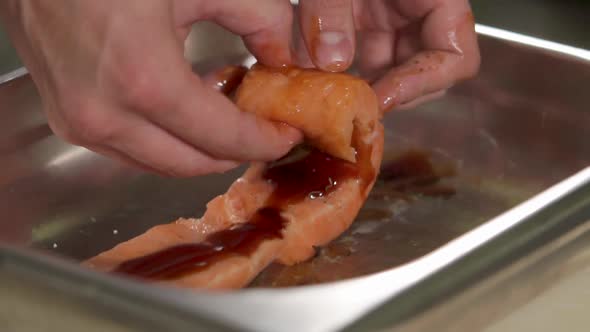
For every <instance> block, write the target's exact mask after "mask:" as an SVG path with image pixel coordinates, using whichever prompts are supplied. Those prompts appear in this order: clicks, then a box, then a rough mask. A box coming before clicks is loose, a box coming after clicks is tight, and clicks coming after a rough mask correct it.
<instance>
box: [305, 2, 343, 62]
mask: <svg viewBox="0 0 590 332" xmlns="http://www.w3.org/2000/svg"><path fill="white" fill-rule="evenodd" d="M299 10H300V24H301V30H302V32H303V39H304V41H305V44H306V45H307V50H308V52H309V54H310V57H311V61H312V62H313V63H314V64H315V65H316V67H318V68H320V69H322V70H326V71H333V72H338V71H344V70H346V69H348V67H349V66H350V65H351V63H352V61H353V59H354V49H355V28H354V18H353V11H352V0H301V1H299Z"/></svg>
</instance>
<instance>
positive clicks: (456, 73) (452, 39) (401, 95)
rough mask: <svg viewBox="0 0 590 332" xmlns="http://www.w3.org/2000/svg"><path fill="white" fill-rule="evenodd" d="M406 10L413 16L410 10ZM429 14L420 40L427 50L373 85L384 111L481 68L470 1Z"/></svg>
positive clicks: (456, 2)
mask: <svg viewBox="0 0 590 332" xmlns="http://www.w3.org/2000/svg"><path fill="white" fill-rule="evenodd" d="M400 2H403V3H410V2H409V0H406V1H405V2H404V1H400ZM422 2H424V1H417V3H422ZM429 3H432V2H429ZM418 7H419V6H418ZM420 9H421V10H416V12H415V13H412V14H416V15H419V14H421V11H422V10H426V7H424V8H420ZM406 10H407V11H408V13H406V15H410V14H409V13H410V9H406ZM427 12H428V14H427V16H426V17H425V18H424V22H423V25H422V30H421V35H422V36H421V40H422V41H423V48H424V49H426V50H428V51H423V52H420V53H418V54H416V55H414V56H413V57H411V58H409V59H408V60H407V61H405V62H404V63H403V64H401V65H400V66H397V67H395V68H393V69H392V70H390V71H389V72H388V73H387V74H386V75H385V76H384V77H383V78H382V79H380V80H379V81H378V82H377V83H376V84H375V85H374V88H375V91H376V92H377V94H378V96H379V98H380V100H381V103H382V107H383V108H384V109H387V108H391V107H393V106H395V105H400V104H403V103H407V102H409V101H410V100H413V99H416V98H418V97H420V96H422V95H426V94H429V93H433V92H436V91H439V90H443V89H447V88H449V87H451V86H452V85H453V84H454V83H456V82H458V81H460V80H463V79H466V78H469V77H471V76H473V75H475V73H476V72H477V70H478V68H479V61H480V58H479V49H478V46H477V38H476V34H475V30H474V22H473V16H472V14H471V10H470V8H469V4H468V2H467V0H454V1H445V2H441V3H440V5H438V6H437V7H434V8H431V11H427ZM416 19H418V18H416Z"/></svg>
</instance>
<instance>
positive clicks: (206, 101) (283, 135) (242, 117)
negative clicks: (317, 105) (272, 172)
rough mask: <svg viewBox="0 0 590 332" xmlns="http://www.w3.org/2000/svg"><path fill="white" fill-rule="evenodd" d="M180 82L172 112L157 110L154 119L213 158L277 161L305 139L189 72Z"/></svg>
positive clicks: (152, 117)
mask: <svg viewBox="0 0 590 332" xmlns="http://www.w3.org/2000/svg"><path fill="white" fill-rule="evenodd" d="M178 82H179V85H178V87H177V89H178V90H177V95H176V103H175V104H173V105H171V110H170V112H161V111H157V110H154V111H155V112H153V113H152V114H151V119H152V120H153V121H155V122H156V123H158V124H160V125H162V126H163V127H164V128H168V130H169V131H171V132H173V133H174V134H175V135H177V136H178V137H180V138H181V139H183V140H184V141H186V142H188V143H189V144H191V145H193V146H195V147H197V148H198V149H199V150H202V151H205V152H207V153H208V154H209V155H211V156H212V157H215V158H219V159H231V160H242V161H255V160H261V161H268V160H274V159H278V158H279V157H282V156H283V155H284V154H286V153H287V152H288V151H289V150H290V149H291V148H292V147H293V146H294V145H295V144H297V143H298V142H299V141H300V140H301V138H302V136H301V133H300V132H299V131H298V130H296V129H294V128H292V127H289V126H286V125H281V124H278V123H274V122H270V121H267V120H265V119H262V118H259V117H257V116H255V115H253V114H250V113H245V112H242V111H240V110H239V109H238V108H237V107H236V106H235V104H233V103H232V102H231V101H230V100H229V99H227V98H226V97H225V96H223V95H222V94H220V93H218V92H217V91H215V90H214V89H211V88H210V87H209V86H206V85H204V84H203V83H202V82H201V81H200V80H199V79H198V78H197V77H196V76H194V75H193V74H192V73H190V71H189V72H186V73H185V74H184V78H182V79H181V78H179V79H178ZM170 114H174V115H173V116H171V115H170Z"/></svg>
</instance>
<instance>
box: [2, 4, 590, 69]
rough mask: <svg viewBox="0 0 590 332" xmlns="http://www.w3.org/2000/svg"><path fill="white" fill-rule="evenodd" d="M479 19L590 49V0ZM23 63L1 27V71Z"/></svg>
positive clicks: (500, 9)
mask: <svg viewBox="0 0 590 332" xmlns="http://www.w3.org/2000/svg"><path fill="white" fill-rule="evenodd" d="M471 4H472V6H473V11H474V14H475V18H476V21H477V22H478V23H481V24H485V25H490V26H494V27H499V28H503V29H507V30H511V31H515V32H520V33H523V34H527V35H531V36H535V37H540V38H543V39H548V40H552V41H557V42H560V43H563V44H568V45H572V46H577V47H580V48H585V49H590V21H589V19H590V0H472V1H471ZM20 66H21V63H20V61H19V59H18V56H17V55H16V53H15V52H14V49H13V48H12V46H11V45H10V43H9V42H8V40H7V38H6V34H5V33H4V31H3V30H2V29H0V74H2V73H6V72H9V71H11V70H14V69H16V68H18V67H20Z"/></svg>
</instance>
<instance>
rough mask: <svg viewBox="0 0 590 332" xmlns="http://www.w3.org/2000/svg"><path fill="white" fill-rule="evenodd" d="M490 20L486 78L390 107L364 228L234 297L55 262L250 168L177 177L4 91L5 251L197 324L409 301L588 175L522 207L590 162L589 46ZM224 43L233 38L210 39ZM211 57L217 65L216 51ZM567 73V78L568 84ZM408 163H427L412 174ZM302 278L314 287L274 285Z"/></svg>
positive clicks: (223, 56)
mask: <svg viewBox="0 0 590 332" xmlns="http://www.w3.org/2000/svg"><path fill="white" fill-rule="evenodd" d="M479 31H480V44H481V47H482V52H483V68H482V72H481V74H480V75H479V76H478V77H477V78H476V79H474V80H471V81H469V82H466V83H463V84H461V85H459V86H457V87H456V88H453V89H452V90H451V91H449V93H448V94H447V96H446V97H444V98H442V99H440V100H438V101H435V102H432V103H429V104H427V105H424V106H422V107H420V108H419V109H417V110H413V111H405V112H398V113H396V112H392V113H390V114H388V115H387V116H386V117H385V120H384V122H385V127H386V131H387V132H386V135H387V136H386V151H385V160H384V163H383V172H382V174H381V177H380V180H379V182H378V184H377V185H376V188H375V190H374V191H373V192H372V194H371V197H370V199H369V201H368V202H367V204H366V205H365V206H364V208H363V210H362V211H361V213H360V215H359V217H358V218H357V221H356V222H355V224H354V225H353V227H352V228H351V229H349V230H348V231H347V232H346V233H345V234H343V235H342V236H341V237H340V238H339V239H337V240H336V241H334V242H333V243H331V244H329V245H327V246H325V247H324V248H320V249H319V252H318V255H317V256H316V257H315V258H314V259H312V260H310V261H308V262H305V263H301V264H298V265H295V266H292V267H283V266H279V265H272V266H271V267H269V268H268V269H266V270H265V271H264V272H263V273H262V274H261V275H260V276H259V277H258V278H257V279H256V280H255V281H254V282H253V284H252V285H251V288H250V289H248V290H244V291H241V292H237V293H232V294H210V293H205V292H197V291H195V292H194V293H188V294H187V293H181V292H178V291H176V290H174V289H165V290H164V289H161V288H159V287H153V286H147V285H142V284H137V283H133V282H130V281H127V280H122V279H119V278H115V277H113V276H106V275H99V274H97V273H94V272H88V271H81V269H79V268H78V267H76V266H71V265H69V264H63V262H62V261H61V259H58V260H55V259H54V258H51V257H49V258H48V257H46V255H44V254H49V255H50V256H57V257H61V258H68V259H72V260H74V261H76V260H80V259H84V258H87V257H90V256H92V255H95V254H96V253H98V252H100V251H102V250H105V249H108V248H111V247H112V246H114V245H115V244H117V243H119V242H121V241H124V240H126V239H129V238H131V237H133V236H135V235H138V234H140V233H142V232H143V231H145V230H146V229H148V228H149V227H151V226H153V225H156V224H160V223H162V222H167V221H171V220H174V219H176V218H178V217H181V216H198V215H200V214H202V212H203V211H204V208H205V204H206V202H207V201H208V200H209V199H211V198H212V197H214V196H215V195H217V194H220V193H222V192H223V191H224V190H225V189H226V188H227V186H228V185H229V184H230V183H231V181H232V180H233V179H234V178H235V177H236V176H238V175H239V174H240V172H241V170H236V171H234V172H231V173H229V174H225V175H215V176H208V177H201V178H195V179H188V180H173V179H163V178H159V177H155V176H152V175H147V174H143V173H140V172H137V171H135V170H132V169H129V168H126V167H123V166H120V165H118V164H116V163H114V162H112V161H109V160H106V159H104V158H102V157H99V156H97V155H95V154H93V153H91V152H89V151H87V150H85V149H82V148H78V147H73V146H70V145H68V144H65V143H64V142H62V141H60V140H59V139H57V138H56V137H54V136H53V135H52V134H51V132H50V131H49V129H48V127H47V125H46V123H45V121H44V119H43V117H42V115H41V113H40V104H39V100H38V97H37V94H36V91H35V88H34V86H33V84H32V82H31V81H30V80H29V79H28V78H27V77H20V78H16V79H12V80H10V81H8V82H7V83H4V84H3V85H1V86H0V102H1V103H2V105H3V112H2V114H0V117H1V121H0V129H1V131H0V132H2V133H3V135H2V137H0V160H2V164H3V172H2V177H1V178H0V179H1V180H0V211H2V212H3V215H4V218H3V219H2V220H1V221H0V243H4V244H6V245H9V246H10V249H6V250H4V251H2V252H1V253H0V255H3V256H4V257H5V259H6V261H10V262H11V264H8V265H6V266H8V267H15V266H19V262H20V264H23V265H24V266H27V267H28V269H27V268H23V267H21V270H19V271H21V272H22V271H25V272H27V273H28V272H31V271H33V270H36V271H37V273H38V274H39V275H45V276H47V278H46V279H43V278H41V280H39V278H33V279H34V280H35V282H37V283H39V282H41V281H42V280H46V282H48V283H49V282H52V283H54V284H55V283H59V280H61V282H62V283H63V282H64V280H68V284H67V285H68V287H65V288H64V287H63V284H62V285H61V288H59V289H60V291H62V292H66V293H72V294H77V295H76V296H79V297H82V298H87V299H88V301H91V302H92V301H94V302H100V303H103V302H104V303H107V302H108V303H115V302H116V303H119V304H120V303H126V305H119V306H115V305H113V309H112V310H115V309H117V310H139V311H141V309H140V307H137V305H139V304H140V303H143V304H142V305H143V306H149V307H150V308H152V309H153V308H154V307H157V308H160V310H161V311H160V312H161V313H166V315H168V317H169V318H170V317H180V318H179V319H181V318H183V317H184V318H186V316H187V315H188V316H190V317H191V319H190V321H191V324H189V325H190V326H192V327H196V326H198V325H199V324H200V323H199V322H203V323H202V324H206V323H205V321H203V320H202V319H201V318H200V317H202V315H207V316H208V317H209V318H210V319H215V318H219V319H223V320H224V321H225V322H226V323H227V324H230V325H231V324H233V325H236V326H239V327H241V328H253V329H262V330H269V331H273V330H277V329H278V328H279V327H281V330H292V331H301V330H305V331H326V330H334V329H337V328H341V327H344V326H346V325H347V324H349V323H351V322H353V321H355V320H356V319H358V318H360V317H362V316H363V315H364V314H365V313H367V312H368V311H369V310H371V309H372V308H374V307H375V306H377V305H379V304H380V303H381V302H383V301H385V300H387V299H389V300H390V301H392V299H396V298H403V296H402V297H398V296H396V295H398V294H400V292H401V291H403V290H409V289H411V287H410V286H412V285H413V284H416V283H418V282H419V281H421V280H423V279H424V280H426V279H427V277H429V276H433V275H436V272H437V271H438V270H440V269H442V268H449V267H451V266H452V264H453V262H455V261H457V260H458V259H459V258H461V257H462V256H463V255H465V254H467V253H469V252H471V251H473V250H475V249H476V248H479V247H482V246H483V245H484V244H486V243H488V242H489V241H491V240H492V239H493V238H494V237H496V235H498V234H500V233H502V232H504V231H507V230H509V229H510V228H511V227H513V226H514V225H517V224H519V223H524V222H525V221H526V220H527V219H526V218H527V217H529V216H530V215H531V214H532V213H533V212H535V211H537V210H541V209H544V208H549V207H551V205H552V203H554V201H555V200H557V199H560V198H562V197H563V196H566V194H569V193H570V192H572V191H574V190H575V189H576V188H578V187H579V186H581V185H582V184H584V183H585V182H586V181H587V179H588V178H589V176H588V175H589V174H588V172H587V171H586V172H582V173H580V174H578V176H577V177H573V178H570V179H569V182H566V183H562V184H561V186H558V187H557V188H553V189H551V190H550V191H549V192H546V193H545V196H541V197H540V198H539V197H537V198H536V200H533V201H528V202H526V203H525V204H524V205H519V204H520V203H523V202H525V201H527V200H528V199H530V198H531V197H533V196H534V195H536V194H538V193H540V192H542V191H543V190H545V189H547V188H549V187H550V186H552V185H555V184H557V183H558V182H560V181H562V180H564V179H566V178H568V177H570V176H572V175H573V174H574V173H576V172H578V171H580V170H582V169H584V167H586V166H587V165H589V164H590V141H588V140H585V139H583V137H584V135H585V132H586V128H588V127H589V126H590V113H588V112H587V111H586V107H587V105H588V104H590V103H589V102H590V96H588V95H587V94H582V93H579V88H578V87H579V86H583V85H584V84H587V83H588V82H590V69H589V66H588V64H587V63H586V62H585V61H588V60H590V56H588V53H587V52H586V53H585V52H584V51H580V50H575V49H568V48H561V51H560V50H552V49H554V48H555V47H554V46H555V45H553V44H547V43H537V42H536V41H535V42H531V41H527V40H526V38H524V39H523V38H521V37H519V36H514V35H510V34H506V33H505V32H502V31H496V30H493V29H489V28H486V27H479ZM516 37H518V38H516ZM515 39H520V40H518V41H517V40H515ZM211 40H224V41H225V42H224V43H217V44H220V45H222V46H223V47H219V48H210V47H203V45H206V44H207V41H211ZM535 43H536V44H538V45H533V44H535ZM209 45H210V44H209ZM532 45H533V46H532ZM244 56H245V53H244V48H243V46H242V45H241V43H240V42H239V41H237V40H235V39H233V38H232V37H230V35H228V34H227V33H225V32H223V31H221V30H220V29H216V28H214V27H212V26H210V25H208V24H203V25H200V26H197V27H196V28H195V29H194V31H193V34H192V35H191V38H190V39H189V41H188V42H187V57H189V58H190V59H191V60H194V61H196V62H200V63H201V64H202V65H201V66H200V67H197V69H201V70H206V69H210V68H212V66H214V65H216V64H219V63H222V62H223V60H226V61H235V59H240V58H241V59H245V61H248V62H251V61H252V59H251V58H247V57H244ZM210 57H215V59H216V60H215V61H213V62H211V61H206V60H207V59H209V58H210ZM539 68H543V69H544V70H543V71H541V70H539ZM557 77H568V79H567V80H563V79H561V80H559V84H557V83H556V82H557ZM408 163H409V164H412V165H415V164H416V163H418V164H419V165H421V167H420V169H421V170H422V171H421V172H418V173H416V172H410V173H408V172H407V171H403V170H404V169H407V168H404V167H403V166H404V165H407V164H408ZM400 169H401V170H402V171H400ZM410 170H414V171H415V170H416V167H413V168H410ZM514 207H516V210H512V211H511V212H509V213H507V214H504V215H502V216H501V217H498V218H495V219H494V217H496V216H498V215H500V214H502V213H503V212H505V211H508V210H509V209H511V208H514ZM482 224H483V225H482ZM479 225H481V226H480V227H478V226H479ZM508 233H509V232H508ZM24 248H29V249H27V251H25V253H24V254H23V253H22V250H23V249H24ZM30 249H32V250H33V251H28V250H30ZM15 250H16V251H15ZM0 262H2V261H0ZM0 266H1V265H0ZM33 266H36V268H35V269H32V267H33ZM60 269H65V270H63V271H62V270H60ZM6 270H8V268H6ZM58 270H59V271H62V272H61V273H59V276H60V278H59V279H56V278H55V273H56V272H55V271H58ZM1 271H2V269H0V273H2V272H1ZM49 271H51V273H50V272H49ZM27 273H25V274H27ZM7 275H8V274H7ZM12 275H14V274H12ZM50 276H53V277H50ZM351 278H352V279H351ZM13 279H14V278H13ZM13 279H12V280H13ZM33 279H31V280H33ZM7 280H8V279H7ZM23 280H24V279H23ZM337 280H340V281H339V282H334V281H337ZM22 282H23V284H24V283H25V281H22ZM30 282H33V281H30ZM17 284H18V283H17ZM310 284H319V285H314V286H310ZM294 285H307V286H303V287H292V288H280V289H276V290H269V289H263V288H268V287H285V286H294ZM53 286H55V285H53ZM56 287H57V286H56ZM89 288H91V289H93V290H94V291H93V292H88V289H89ZM98 290H100V291H98ZM406 298H407V297H406ZM424 298H426V297H424ZM1 301H2V300H0V308H2V302H1ZM109 301H110V302H109ZM117 301H118V302H117ZM408 301H410V302H411V301H418V299H417V298H413V299H410V300H408ZM78 305H80V304H78ZM400 308H401V307H400ZM112 310H111V311H112ZM113 312H114V311H113ZM119 314H120V311H119ZM97 315H98V313H97ZM394 316H395V315H392V317H394ZM130 317H132V316H130ZM133 317H135V316H133ZM396 317H397V316H396ZM400 317H401V316H400ZM136 318H137V319H139V320H141V315H139V317H136ZM184 318H183V319H184ZM2 319H6V318H5V317H3V316H1V315H0V323H1V322H2ZM134 319H135V318H134ZM170 319H172V318H170ZM89 324H90V323H89ZM207 324H209V323H207ZM175 326H176V325H175ZM178 326H181V325H178ZM203 326H205V325H203ZM207 326H209V325H207ZM179 329H180V328H179Z"/></svg>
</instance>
